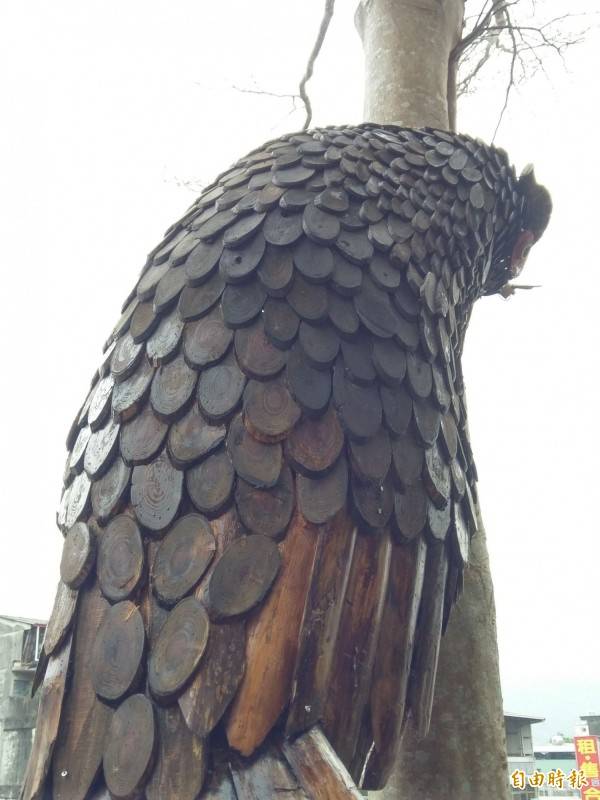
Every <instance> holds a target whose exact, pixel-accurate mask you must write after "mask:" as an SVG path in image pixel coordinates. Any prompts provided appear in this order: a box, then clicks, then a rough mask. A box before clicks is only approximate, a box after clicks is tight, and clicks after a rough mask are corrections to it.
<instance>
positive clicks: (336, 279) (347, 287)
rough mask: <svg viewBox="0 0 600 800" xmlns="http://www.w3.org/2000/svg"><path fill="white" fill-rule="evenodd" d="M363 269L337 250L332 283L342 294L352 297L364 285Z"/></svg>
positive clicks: (334, 256)
mask: <svg viewBox="0 0 600 800" xmlns="http://www.w3.org/2000/svg"><path fill="white" fill-rule="evenodd" d="M362 276H363V273H362V269H361V268H360V267H357V266H356V264H352V263H351V262H350V261H348V260H347V259H345V258H344V257H343V256H342V255H341V253H338V252H337V251H336V252H335V253H334V255H333V276H332V283H333V286H334V287H335V289H336V290H337V291H338V292H339V293H340V294H342V295H345V296H347V297H351V296H352V295H354V294H356V293H357V292H358V291H359V290H360V287H361V285H362Z"/></svg>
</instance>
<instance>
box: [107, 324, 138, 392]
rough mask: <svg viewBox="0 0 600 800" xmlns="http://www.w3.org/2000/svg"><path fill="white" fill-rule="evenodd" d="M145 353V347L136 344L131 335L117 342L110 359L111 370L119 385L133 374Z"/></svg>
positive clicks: (126, 335)
mask: <svg viewBox="0 0 600 800" xmlns="http://www.w3.org/2000/svg"><path fill="white" fill-rule="evenodd" d="M143 353H144V346H143V345H142V344H140V343H136V342H134V341H133V337H132V336H131V334H129V333H126V334H125V335H124V336H122V337H121V338H120V339H119V340H118V341H117V343H116V345H115V349H114V350H113V354H112V357H111V359H110V369H111V372H112V374H113V377H114V379H115V381H117V383H118V382H119V381H124V380H125V378H128V377H129V376H130V375H131V374H132V373H133V371H134V370H135V368H136V367H137V365H138V363H139V360H140V358H141V357H142V355H143Z"/></svg>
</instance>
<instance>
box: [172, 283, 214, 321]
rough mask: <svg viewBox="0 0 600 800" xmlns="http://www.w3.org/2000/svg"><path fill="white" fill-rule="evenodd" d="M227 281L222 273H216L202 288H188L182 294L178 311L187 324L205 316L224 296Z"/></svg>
mask: <svg viewBox="0 0 600 800" xmlns="http://www.w3.org/2000/svg"><path fill="white" fill-rule="evenodd" d="M224 288H225V281H224V279H223V276H222V275H221V274H220V273H218V272H217V273H215V274H214V275H211V277H210V278H209V279H208V280H207V281H206V282H205V283H203V284H201V285H200V286H186V287H185V289H184V290H183V291H182V292H181V295H180V297H179V302H178V304H177V311H178V313H179V316H180V317H181V319H182V320H185V321H186V322H188V321H190V320H194V319H198V318H199V317H202V316H204V314H206V312H207V311H208V310H209V309H211V308H212V307H213V306H214V305H215V303H216V302H217V301H218V300H219V298H220V297H221V295H222V294H223V290H224Z"/></svg>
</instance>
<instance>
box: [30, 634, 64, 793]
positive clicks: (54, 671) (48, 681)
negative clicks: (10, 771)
mask: <svg viewBox="0 0 600 800" xmlns="http://www.w3.org/2000/svg"><path fill="white" fill-rule="evenodd" d="M71 644H72V637H69V638H68V639H67V640H66V641H65V642H64V644H63V645H62V647H61V648H60V650H58V649H57V650H56V652H55V653H54V655H53V656H51V657H50V658H49V659H48V667H47V670H46V677H45V679H44V685H43V688H42V692H41V694H40V704H39V710H38V718H37V723H36V728H35V734H34V739H33V745H32V747H31V755H30V757H29V762H28V764H27V770H26V772H25V777H24V781H23V791H22V794H21V797H22V798H23V800H40V798H42V797H44V785H45V783H46V777H47V775H48V771H49V769H50V763H51V760H52V754H53V752H54V745H55V743H56V739H57V737H58V729H59V725H60V717H61V711H62V705H63V698H64V696H65V687H66V683H67V675H68V672H69V662H70V660H71Z"/></svg>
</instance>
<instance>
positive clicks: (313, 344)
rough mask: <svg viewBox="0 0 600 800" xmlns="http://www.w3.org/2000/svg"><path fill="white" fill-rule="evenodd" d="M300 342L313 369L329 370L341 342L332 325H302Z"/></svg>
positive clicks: (304, 323) (305, 323) (302, 323)
mask: <svg viewBox="0 0 600 800" xmlns="http://www.w3.org/2000/svg"><path fill="white" fill-rule="evenodd" d="M299 340H300V345H301V347H302V349H303V350H304V354H305V356H306V357H307V359H308V361H309V362H310V364H311V365H312V366H313V367H316V368H317V369H328V368H329V367H330V366H331V365H332V364H333V362H334V361H335V358H336V356H337V354H338V350H339V347H340V340H339V337H338V335H337V333H336V332H335V330H334V329H333V327H332V326H331V325H328V324H326V325H311V324H310V323H308V322H304V321H303V322H301V323H300V331H299Z"/></svg>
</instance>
